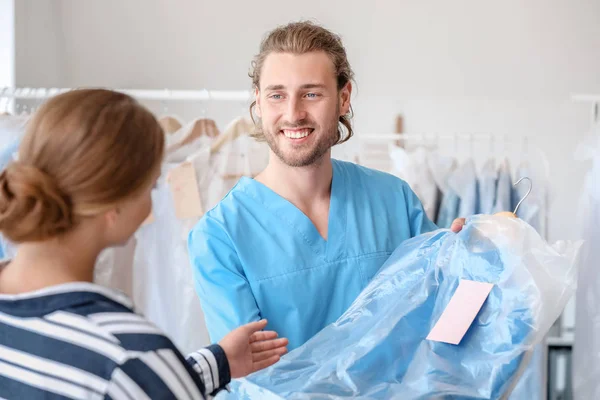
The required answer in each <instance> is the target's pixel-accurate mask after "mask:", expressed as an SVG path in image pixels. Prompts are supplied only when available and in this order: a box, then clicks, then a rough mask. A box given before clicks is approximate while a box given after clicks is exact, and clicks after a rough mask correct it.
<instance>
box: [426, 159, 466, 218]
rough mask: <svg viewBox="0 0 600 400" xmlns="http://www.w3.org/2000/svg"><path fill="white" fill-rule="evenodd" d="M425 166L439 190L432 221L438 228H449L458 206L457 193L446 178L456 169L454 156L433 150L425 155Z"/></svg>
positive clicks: (456, 213) (456, 214) (455, 216)
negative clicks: (437, 202)
mask: <svg viewBox="0 0 600 400" xmlns="http://www.w3.org/2000/svg"><path fill="white" fill-rule="evenodd" d="M427 166H428V168H429V170H430V171H431V176H432V177H433V180H434V182H435V186H436V187H437V189H438V190H439V193H438V201H439V204H438V205H437V212H436V215H435V219H434V220H433V221H435V223H436V225H437V226H439V227H440V228H450V225H451V224H452V221H454V219H455V218H457V216H458V209H459V206H460V199H459V198H458V195H457V194H456V193H455V192H454V191H453V190H452V189H451V188H450V185H448V178H449V177H450V175H451V174H452V173H453V172H454V170H455V169H456V158H455V157H453V156H447V155H444V154H442V153H441V152H439V151H434V152H432V153H431V154H430V155H429V157H427Z"/></svg>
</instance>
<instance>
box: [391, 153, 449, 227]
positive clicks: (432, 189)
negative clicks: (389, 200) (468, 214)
mask: <svg viewBox="0 0 600 400" xmlns="http://www.w3.org/2000/svg"><path fill="white" fill-rule="evenodd" d="M390 157H391V159H392V162H393V164H394V169H393V171H392V172H393V174H394V175H396V176H398V177H399V178H400V179H402V180H404V181H406V183H408V186H410V188H411V189H412V190H413V191H414V192H415V194H416V195H417V197H418V198H419V200H421V203H422V204H423V209H424V210H425V213H426V214H427V216H428V217H429V219H430V220H432V221H435V218H436V215H437V212H438V198H439V196H440V192H439V189H438V187H437V185H436V183H435V180H434V178H433V175H432V173H431V170H430V169H429V166H428V165H427V158H428V152H427V150H426V149H425V148H423V147H419V148H417V149H416V150H414V151H412V152H407V151H406V150H404V149H403V148H401V147H398V146H393V145H392V146H390Z"/></svg>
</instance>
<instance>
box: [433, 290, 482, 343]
mask: <svg viewBox="0 0 600 400" xmlns="http://www.w3.org/2000/svg"><path fill="white" fill-rule="evenodd" d="M493 287H494V284H492V283H485V282H475V281H470V280H466V279H461V280H460V282H459V284H458V287H457V288H456V291H455V292H454V295H453V296H452V298H451V299H450V302H448V305H447V306H446V309H445V310H444V312H443V313H442V316H441V317H440V319H439V320H438V321H437V323H436V324H435V326H434V327H433V329H432V330H431V332H429V335H428V336H427V340H433V341H436V342H444V343H450V344H459V343H460V341H461V340H462V338H463V336H464V335H465V333H467V330H468V329H469V327H470V326H471V324H472V323H473V320H474V319H475V317H476V316H477V313H478V312H479V310H480V309H481V307H482V306H483V303H484V302H485V300H486V299H487V297H488V295H489V294H490V291H491V290H492V288H493Z"/></svg>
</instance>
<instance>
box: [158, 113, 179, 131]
mask: <svg viewBox="0 0 600 400" xmlns="http://www.w3.org/2000/svg"><path fill="white" fill-rule="evenodd" d="M158 124H159V125H160V126H162V128H163V130H164V131H165V133H167V134H171V133H175V132H177V131H178V130H180V129H181V128H182V127H183V125H182V124H181V122H180V121H179V120H178V119H177V118H175V117H172V116H170V115H166V116H164V117H161V118H159V119H158Z"/></svg>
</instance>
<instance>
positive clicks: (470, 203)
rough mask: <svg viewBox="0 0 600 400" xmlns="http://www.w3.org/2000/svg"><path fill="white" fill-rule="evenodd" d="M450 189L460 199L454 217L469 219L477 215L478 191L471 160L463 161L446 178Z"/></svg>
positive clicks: (475, 174) (473, 165)
mask: <svg viewBox="0 0 600 400" xmlns="http://www.w3.org/2000/svg"><path fill="white" fill-rule="evenodd" d="M448 185H449V186H450V189H451V190H452V191H453V192H454V193H456V194H457V195H458V197H459V199H460V204H459V207H458V215H456V217H454V218H457V217H470V216H471V215H475V214H476V213H477V204H478V202H479V201H478V195H479V193H478V191H477V173H476V171H475V163H474V162H473V160H472V159H469V160H467V161H465V162H464V163H463V164H462V165H460V166H459V167H458V168H457V169H456V170H454V172H453V173H452V174H451V175H450V176H449V178H448Z"/></svg>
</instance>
